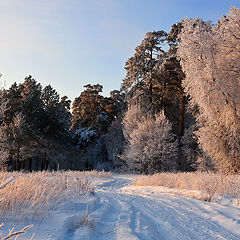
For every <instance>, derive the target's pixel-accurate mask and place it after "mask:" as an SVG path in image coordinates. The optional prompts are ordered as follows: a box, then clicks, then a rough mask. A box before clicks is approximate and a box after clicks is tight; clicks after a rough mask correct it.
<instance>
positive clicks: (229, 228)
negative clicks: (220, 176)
mask: <svg viewBox="0 0 240 240" xmlns="http://www.w3.org/2000/svg"><path fill="white" fill-rule="evenodd" d="M132 180H133V177H131V176H121V175H119V176H114V177H113V178H110V179H105V180H103V181H102V182H101V183H99V184H98V185H97V186H96V188H97V189H96V194H95V201H94V202H92V204H91V206H89V207H90V208H89V209H90V211H91V213H90V215H89V217H90V218H91V219H93V220H94V221H95V227H94V228H93V229H86V228H85V229H83V228H79V229H78V230H77V231H75V234H74V235H73V238H72V239H98V240H101V239H102V240H108V239H121V240H125V239H132V240H133V239H134V240H135V239H136V240H137V239H141V240H149V239H157V240H158V239H159V240H164V239H168V240H170V239H173V240H177V239H179V240H180V239H182V240H187V239H194V240H195V239H196V240H197V239H199V240H200V239H201V240H203V239H208V240H209V239H221V240H223V239H226V240H230V239H233V240H234V239H240V209H239V208H237V207H236V208H235V207H225V206H221V205H219V204H217V203H209V202H204V201H199V200H196V199H191V198H186V197H182V196H178V195H174V194H167V193H164V192H161V191H157V190H155V191H152V192H151V191H150V189H151V187H147V188H146V187H135V186H131V184H132ZM154 189H156V188H154ZM160 189H161V188H160Z"/></svg>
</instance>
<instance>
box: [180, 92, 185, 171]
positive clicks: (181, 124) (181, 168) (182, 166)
mask: <svg viewBox="0 0 240 240" xmlns="http://www.w3.org/2000/svg"><path fill="white" fill-rule="evenodd" d="M185 104H186V96H185V95H184V94H182V98H181V106H180V121H179V136H178V144H179V146H178V170H180V171H184V170H185V163H184V162H183V156H182V155H183V152H182V143H181V137H182V136H183V135H184V115H185Z"/></svg>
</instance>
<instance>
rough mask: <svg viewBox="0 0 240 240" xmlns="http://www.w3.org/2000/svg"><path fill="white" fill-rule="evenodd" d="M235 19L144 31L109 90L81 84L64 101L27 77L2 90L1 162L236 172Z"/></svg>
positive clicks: (239, 144) (238, 32) (239, 100)
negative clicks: (116, 83)
mask: <svg viewBox="0 0 240 240" xmlns="http://www.w3.org/2000/svg"><path fill="white" fill-rule="evenodd" d="M239 21H240V10H239V9H238V8H235V7H233V8H232V9H231V10H230V12H229V13H228V15H227V16H224V17H223V18H222V19H219V21H218V23H217V24H215V25H214V24H211V23H210V22H205V21H203V20H202V19H201V18H193V19H187V18H186V19H184V20H182V21H181V22H178V23H176V24H173V25H172V27H171V29H170V31H169V32H165V31H163V30H160V31H153V32H148V33H146V35H145V38H144V39H143V40H142V42H141V43H140V45H138V46H137V47H136V48H135V53H134V55H133V56H132V57H130V58H129V59H128V60H127V62H126V65H125V70H126V76H125V78H124V79H123V81H122V84H121V89H119V90H113V91H111V92H110V96H109V97H105V96H102V95H101V92H102V90H103V86H102V85H100V84H93V85H92V84H87V85H85V86H84V88H85V90H83V91H82V92H81V93H80V95H79V96H77V97H76V98H75V99H74V101H73V102H72V105H71V101H70V100H69V99H68V98H67V97H66V96H63V97H60V95H59V94H58V93H57V91H56V90H55V89H53V88H52V87H51V86H50V85H48V86H46V87H42V86H41V84H40V83H38V82H37V81H36V80H35V79H34V78H33V77H32V76H28V77H26V78H25V80H24V81H23V83H19V84H16V83H14V84H12V85H11V87H10V88H9V89H2V90H1V95H0V101H1V108H0V134H1V142H0V151H1V155H0V156H1V158H0V162H1V166H2V169H5V170H10V171H12V170H17V171H20V170H21V169H24V170H28V171H32V170H48V169H49V170H51V169H58V168H60V169H72V170H90V169H99V170H102V169H104V170H116V171H124V172H137V173H143V174H153V173H157V172H163V171H164V172H166V171H197V170H199V171H213V172H219V173H223V174H235V173H239V172H240V159H239V153H240V137H239V136H240V134H239V133H240V118H239V116H240V97H239V93H238V87H240V86H239V85H240V81H239V79H240V75H239V71H238V69H239V65H238V64H239V62H240V61H238V60H239V58H240V49H239V46H240V45H239V39H240V26H239V24H238V22H239Z"/></svg>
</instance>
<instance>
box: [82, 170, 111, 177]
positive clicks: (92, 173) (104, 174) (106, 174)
mask: <svg viewBox="0 0 240 240" xmlns="http://www.w3.org/2000/svg"><path fill="white" fill-rule="evenodd" d="M80 174H81V175H82V176H87V177H99V178H104V177H112V173H111V172H105V171H104V170H102V171H96V170H91V171H82V172H80Z"/></svg>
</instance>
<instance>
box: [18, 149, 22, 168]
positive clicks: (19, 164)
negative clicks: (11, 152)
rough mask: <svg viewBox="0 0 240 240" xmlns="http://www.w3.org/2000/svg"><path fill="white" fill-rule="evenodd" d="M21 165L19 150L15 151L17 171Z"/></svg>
mask: <svg viewBox="0 0 240 240" xmlns="http://www.w3.org/2000/svg"><path fill="white" fill-rule="evenodd" d="M20 168H21V163H20V148H18V149H17V171H20Z"/></svg>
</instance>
